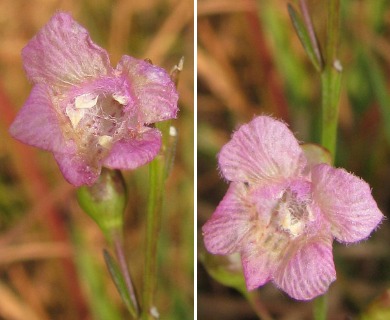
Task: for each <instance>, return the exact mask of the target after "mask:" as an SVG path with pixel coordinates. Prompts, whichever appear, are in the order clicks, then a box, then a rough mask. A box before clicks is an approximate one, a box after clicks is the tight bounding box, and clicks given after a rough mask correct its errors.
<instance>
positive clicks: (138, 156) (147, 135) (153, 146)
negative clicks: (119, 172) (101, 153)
mask: <svg viewBox="0 0 390 320" xmlns="http://www.w3.org/2000/svg"><path fill="white" fill-rule="evenodd" d="M160 147H161V133H160V132H159V131H158V130H157V129H151V128H147V129H146V130H145V131H144V132H143V133H140V137H137V138H133V139H127V140H124V139H122V140H119V141H118V142H116V143H115V144H114V145H113V147H112V149H111V151H110V154H109V155H108V156H107V158H105V159H104V161H103V165H104V166H106V167H108V168H111V169H135V168H138V167H140V166H142V165H144V164H146V163H148V162H150V161H152V160H153V158H154V157H155V156H156V155H157V154H158V152H159V151H160Z"/></svg>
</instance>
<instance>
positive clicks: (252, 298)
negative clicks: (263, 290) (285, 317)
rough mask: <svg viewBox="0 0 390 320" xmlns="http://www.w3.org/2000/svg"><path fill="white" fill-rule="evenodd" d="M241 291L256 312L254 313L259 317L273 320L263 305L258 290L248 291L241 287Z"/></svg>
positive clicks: (263, 319) (262, 319)
mask: <svg viewBox="0 0 390 320" xmlns="http://www.w3.org/2000/svg"><path fill="white" fill-rule="evenodd" d="M241 293H242V294H243V295H244V296H245V298H246V299H247V300H248V302H249V303H250V305H251V306H252V309H253V310H254V311H255V312H256V315H257V316H258V317H259V319H261V320H273V318H272V317H271V315H270V314H269V312H268V310H267V308H266V307H265V306H264V305H263V302H262V301H261V299H260V295H259V291H258V290H254V291H250V292H248V291H247V290H246V289H243V290H241Z"/></svg>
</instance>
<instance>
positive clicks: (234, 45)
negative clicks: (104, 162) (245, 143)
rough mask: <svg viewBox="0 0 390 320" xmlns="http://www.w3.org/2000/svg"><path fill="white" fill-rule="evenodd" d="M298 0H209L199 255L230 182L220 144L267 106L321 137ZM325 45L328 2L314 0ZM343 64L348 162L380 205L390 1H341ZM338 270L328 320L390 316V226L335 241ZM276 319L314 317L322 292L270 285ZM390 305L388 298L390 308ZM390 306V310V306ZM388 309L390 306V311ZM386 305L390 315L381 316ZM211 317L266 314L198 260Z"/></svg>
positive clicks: (300, 132) (387, 201)
mask: <svg viewBox="0 0 390 320" xmlns="http://www.w3.org/2000/svg"><path fill="white" fill-rule="evenodd" d="M289 2H290V3H292V4H297V1H293V0H291V1H286V0H273V1H269V0H257V1H253V0H242V1H228V0H199V1H198V12H197V14H198V133H197V138H198V257H199V258H200V260H203V259H204V257H205V252H204V247H203V241H202V236H201V231H200V228H201V226H202V225H203V224H204V223H205V221H206V220H207V219H208V218H209V217H210V216H211V214H212V213H213V212H214V210H215V208H216V206H217V205H218V203H219V202H220V200H221V199H222V197H223V195H224V194H225V192H226V190H227V187H228V185H227V183H226V182H224V181H223V179H222V178H221V176H220V174H219V172H218V170H217V159H216V155H217V153H218V152H219V150H220V149H221V147H222V146H223V145H224V144H225V143H226V142H227V141H228V140H229V138H230V135H231V133H232V131H233V130H235V129H237V128H238V127H239V126H240V125H241V124H243V123H246V122H249V121H250V120H251V119H252V118H253V117H254V116H255V115H260V114H268V115H273V116H275V117H277V118H280V119H283V120H284V121H286V122H287V123H289V125H290V128H291V129H292V131H293V132H294V133H296V137H297V138H298V140H301V141H306V142H317V143H318V142H319V141H320V111H321V110H320V103H321V100H320V99H321V91H320V79H319V75H318V74H317V73H316V71H315V69H314V67H313V66H312V65H311V64H310V62H309V59H308V57H307V56H306V54H305V52H304V51H303V48H302V46H301V43H300V42H299V39H298V37H297V35H296V34H295V31H294V29H293V27H292V23H291V21H290V19H289V16H288V12H287V3H289ZM307 3H308V6H309V8H310V13H311V17H312V19H313V23H314V25H315V28H316V30H317V35H318V38H319V41H320V43H321V45H322V47H324V39H325V29H326V14H327V8H326V5H327V1H319V0H308V1H307ZM341 5H342V8H341V9H342V17H341V21H342V22H341V46H340V50H339V53H340V54H339V57H340V60H341V62H342V65H343V79H342V93H341V105H340V125H339V135H338V146H337V156H336V166H338V167H344V168H346V170H348V171H350V172H354V173H355V174H356V175H358V176H361V177H362V178H363V179H364V180H366V181H367V182H368V183H369V184H370V186H371V187H372V190H373V195H374V198H375V199H376V200H377V202H378V206H379V207H380V209H381V210H382V212H383V213H384V215H386V216H387V217H389V209H390V76H389V75H390V2H389V1H386V0H377V1H359V0H345V1H341ZM334 255H335V264H336V270H337V281H336V282H335V283H333V284H332V285H331V287H330V290H329V316H328V319H336V320H338V319H361V318H364V319H390V290H389V288H390V227H389V223H388V221H386V220H385V221H384V223H383V224H382V225H381V227H380V229H379V230H377V232H375V233H374V234H373V235H372V236H371V237H370V239H369V241H363V242H361V243H360V244H355V245H350V246H348V247H346V246H344V245H340V244H338V243H335V245H334ZM259 296H260V299H261V301H262V304H263V306H264V307H265V308H266V309H267V310H268V313H269V314H270V315H271V316H272V317H273V318H274V319H286V320H287V319H289V320H291V319H297V320H303V319H312V318H313V316H312V307H313V303H312V302H306V303H304V302H298V301H294V300H292V299H290V298H288V297H287V296H286V295H285V294H284V293H282V292H281V291H279V290H277V289H276V288H275V287H274V286H273V285H272V284H268V285H266V286H264V287H262V288H261V289H259ZM386 308H387V309H386ZM384 310H387V311H384ZM386 312H387V313H386ZM379 316H382V317H381V318H379ZM198 318H199V319H205V320H208V319H225V320H228V319H247V320H249V319H257V317H256V315H255V314H254V312H253V311H252V309H251V307H250V305H249V304H248V303H247V302H246V300H245V299H244V298H242V296H241V295H240V294H239V293H238V292H237V291H235V290H234V289H231V288H228V287H225V286H222V285H220V284H219V283H217V282H216V281H214V280H213V279H212V278H210V277H209V275H208V274H207V272H206V271H205V268H204V266H203V265H202V263H199V264H198Z"/></svg>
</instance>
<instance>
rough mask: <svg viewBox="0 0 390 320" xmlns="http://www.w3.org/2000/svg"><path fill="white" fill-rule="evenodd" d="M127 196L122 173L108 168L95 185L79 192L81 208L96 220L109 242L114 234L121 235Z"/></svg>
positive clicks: (83, 188) (85, 187)
mask: <svg viewBox="0 0 390 320" xmlns="http://www.w3.org/2000/svg"><path fill="white" fill-rule="evenodd" d="M126 194H127V192H126V185H125V181H124V179H123V176H122V173H121V172H120V171H119V170H109V169H106V168H103V169H102V173H101V175H100V177H99V178H98V180H97V181H96V182H95V184H94V185H92V186H83V187H81V188H79V189H78V190H77V199H78V201H79V204H80V207H81V208H82V209H83V210H84V211H85V212H86V213H87V214H88V215H89V216H90V217H91V218H92V219H93V220H95V222H96V223H97V224H98V225H99V227H100V229H101V230H102V231H103V233H104V235H105V236H106V238H107V239H108V240H109V241H111V239H112V235H113V234H121V231H122V226H123V213H124V211H125V208H126V203H127V197H126Z"/></svg>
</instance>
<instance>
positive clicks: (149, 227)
mask: <svg viewBox="0 0 390 320" xmlns="http://www.w3.org/2000/svg"><path fill="white" fill-rule="evenodd" d="M159 128H160V130H161V131H162V134H163V137H164V138H165V137H166V136H168V132H167V131H168V130H169V122H168V121H165V123H164V124H161V125H159ZM164 142H165V141H163V145H162V152H161V153H160V155H158V156H157V157H156V158H155V159H154V160H153V161H152V162H151V163H150V165H149V183H150V186H149V188H150V190H149V200H148V210H147V217H146V253H145V271H144V277H143V293H142V300H143V304H142V314H141V318H142V319H143V320H149V319H155V318H156V315H153V310H156V307H155V304H154V296H155V292H156V285H157V245H158V236H159V232H160V222H161V209H162V202H163V195H164V183H165V178H166V175H165V156H164V152H165V143H164ZM156 311H157V310H156Z"/></svg>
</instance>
